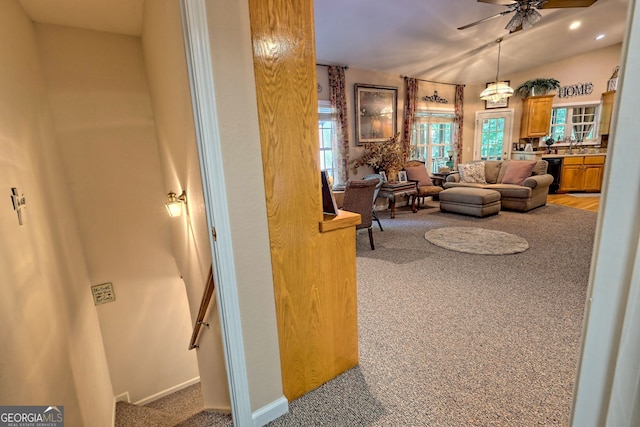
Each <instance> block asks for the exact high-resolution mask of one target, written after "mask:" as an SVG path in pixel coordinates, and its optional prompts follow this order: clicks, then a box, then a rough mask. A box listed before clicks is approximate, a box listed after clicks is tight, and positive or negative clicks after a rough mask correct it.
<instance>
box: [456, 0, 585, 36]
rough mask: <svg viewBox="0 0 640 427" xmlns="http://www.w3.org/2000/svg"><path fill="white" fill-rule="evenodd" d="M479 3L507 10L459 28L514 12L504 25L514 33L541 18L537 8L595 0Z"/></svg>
mask: <svg viewBox="0 0 640 427" xmlns="http://www.w3.org/2000/svg"><path fill="white" fill-rule="evenodd" d="M478 1H479V2H480V3H491V4H499V5H501V6H506V7H507V10H505V11H503V12H500V13H498V14H496V15H493V16H489V17H488V18H484V19H481V20H479V21H476V22H472V23H471V24H467V25H464V26H462V27H460V28H458V29H459V30H464V29H466V28H469V27H473V26H474V25H478V24H481V23H483V22H487V21H489V20H491V19H494V18H498V17H500V16H505V15H508V14H510V13H514V12H515V15H513V17H511V20H510V21H509V23H508V24H507V26H506V27H505V29H507V30H509V32H510V33H514V32H516V31H520V30H526V29H529V28H531V27H533V26H534V25H535V24H536V23H537V22H538V21H539V20H540V18H542V15H541V14H540V12H538V9H560V8H570V7H589V6H591V5H592V4H594V3H595V2H596V1H597V0H515V2H508V0H506V1H505V0H478Z"/></svg>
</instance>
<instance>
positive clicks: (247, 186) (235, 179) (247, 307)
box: [206, 0, 283, 412]
mask: <svg viewBox="0 0 640 427" xmlns="http://www.w3.org/2000/svg"><path fill="white" fill-rule="evenodd" d="M206 7H207V23H208V26H209V34H210V37H209V43H210V46H211V57H212V58H211V59H212V67H213V77H214V84H215V91H216V104H217V106H218V124H219V134H220V141H221V150H222V156H223V162H224V172H225V176H227V177H229V179H228V180H227V181H226V182H225V186H226V189H227V191H226V193H227V194H226V195H227V203H228V210H229V218H230V227H231V230H232V239H233V256H234V260H235V274H236V279H237V287H238V298H239V301H240V317H241V319H242V335H243V341H244V347H245V348H244V350H245V357H246V368H247V375H248V383H249V384H248V385H249V394H250V398H251V409H252V411H254V412H255V411H257V410H259V409H260V408H263V407H264V406H267V405H269V404H271V403H272V402H274V401H276V400H277V399H281V398H283V393H282V377H281V374H280V351H279V347H278V330H277V324H276V310H275V298H274V289H273V272H272V270H271V253H270V246H269V234H268V224H267V212H266V201H265V200H266V199H265V189H264V175H263V172H262V155H261V146H260V134H259V129H258V110H257V105H256V92H255V80H254V74H253V51H252V46H251V31H250V25H249V5H248V2H229V1H226V0H207V2H206Z"/></svg>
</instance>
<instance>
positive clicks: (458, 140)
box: [453, 85, 464, 165]
mask: <svg viewBox="0 0 640 427" xmlns="http://www.w3.org/2000/svg"><path fill="white" fill-rule="evenodd" d="M463 111H464V85H456V103H455V114H456V117H455V118H454V122H455V124H456V134H455V136H454V143H453V146H454V147H455V150H456V160H455V165H458V164H460V163H462V125H463V122H464V120H463V119H464V113H463Z"/></svg>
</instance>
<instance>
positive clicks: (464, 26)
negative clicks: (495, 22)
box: [458, 10, 511, 30]
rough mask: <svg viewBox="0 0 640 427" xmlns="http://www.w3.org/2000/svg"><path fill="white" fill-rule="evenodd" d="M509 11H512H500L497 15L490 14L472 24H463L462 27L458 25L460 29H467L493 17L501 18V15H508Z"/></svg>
mask: <svg viewBox="0 0 640 427" xmlns="http://www.w3.org/2000/svg"><path fill="white" fill-rule="evenodd" d="M507 13H511V11H510V10H506V11H504V12H500V13H498V14H496V15H493V16H489V17H487V18H484V19H481V20H479V21H476V22H472V23H471V24H467V25H463V26H462V27H458V29H459V30H465V29H467V28H469V27H473V26H474V25H478V24H482V23H483V22H487V21H490V20H492V19H495V18H499V17H501V16H503V15H506V14H507Z"/></svg>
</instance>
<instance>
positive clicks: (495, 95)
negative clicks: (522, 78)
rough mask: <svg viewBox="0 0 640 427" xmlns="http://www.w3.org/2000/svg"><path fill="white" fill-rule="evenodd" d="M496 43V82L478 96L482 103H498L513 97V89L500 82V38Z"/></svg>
mask: <svg viewBox="0 0 640 427" xmlns="http://www.w3.org/2000/svg"><path fill="white" fill-rule="evenodd" d="M496 43H498V69H497V71H496V81H495V82H494V83H490V84H489V86H487V88H486V89H485V90H483V91H482V93H481V94H480V99H482V100H483V101H490V102H500V101H502V100H503V99H505V98H508V97H510V96H513V88H511V87H510V86H509V85H508V84H507V82H503V81H500V77H499V75H500V46H501V45H500V43H502V38H499V39H498V40H496Z"/></svg>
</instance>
